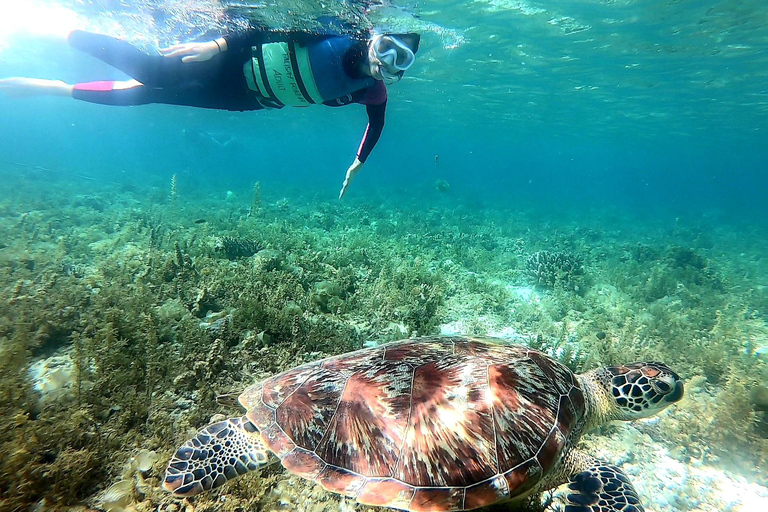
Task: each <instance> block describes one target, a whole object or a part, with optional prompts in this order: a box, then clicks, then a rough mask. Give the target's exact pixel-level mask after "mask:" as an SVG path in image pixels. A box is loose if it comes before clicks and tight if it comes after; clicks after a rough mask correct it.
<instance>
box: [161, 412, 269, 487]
mask: <svg viewBox="0 0 768 512" xmlns="http://www.w3.org/2000/svg"><path fill="white" fill-rule="evenodd" d="M268 454H269V451H268V450H267V448H266V446H264V442H263V441H262V440H261V436H260V434H259V431H258V429H257V428H256V426H255V425H254V424H253V423H251V421H250V420H249V419H248V418H247V417H246V416H243V417H241V418H229V419H227V420H224V421H220V422H218V423H212V424H211V425H208V426H207V427H205V428H203V429H201V430H200V431H199V432H198V433H197V435H196V436H195V437H193V438H192V439H190V440H189V441H187V442H186V443H184V444H183V445H182V446H181V447H180V448H179V449H178V450H177V451H176V453H175V454H174V456H173V457H172V458H171V461H170V463H169V464H168V469H166V471H165V479H164V480H163V487H164V488H165V489H166V490H167V491H170V492H172V493H173V494H174V495H176V496H194V495H195V494H199V493H201V492H203V491H210V490H211V489H216V488H217V487H221V486H222V485H224V484H225V483H226V482H227V481H229V480H232V479H233V478H235V477H238V476H240V475H243V474H245V473H247V472H248V471H254V470H256V469H258V468H259V467H260V466H262V465H263V464H265V463H266V462H267V460H268V459H269V455H268Z"/></svg>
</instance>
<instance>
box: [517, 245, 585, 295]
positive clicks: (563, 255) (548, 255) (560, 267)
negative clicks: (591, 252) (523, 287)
mask: <svg viewBox="0 0 768 512" xmlns="http://www.w3.org/2000/svg"><path fill="white" fill-rule="evenodd" d="M525 266H526V269H527V270H528V272H529V273H530V274H531V276H533V278H534V279H535V282H536V284H537V285H540V286H544V287H550V288H552V287H554V286H555V285H561V286H568V287H571V288H572V289H573V288H575V287H578V285H577V284H576V280H577V279H578V278H579V276H581V275H582V274H583V273H584V263H583V262H582V261H581V258H580V257H579V256H578V255H575V254H571V253H569V252H565V251H556V252H551V251H536V252H535V253H533V254H531V255H530V256H529V257H528V259H527V260H526V262H525Z"/></svg>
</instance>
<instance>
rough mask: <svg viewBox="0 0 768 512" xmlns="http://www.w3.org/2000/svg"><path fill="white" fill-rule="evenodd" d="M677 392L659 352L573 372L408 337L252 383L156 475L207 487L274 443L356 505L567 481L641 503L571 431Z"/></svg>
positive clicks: (610, 498)
mask: <svg viewBox="0 0 768 512" xmlns="http://www.w3.org/2000/svg"><path fill="white" fill-rule="evenodd" d="M682 396H683V382H682V380H681V379H680V377H679V376H678V375H677V374H676V373H675V372H673V371H672V370H670V369H669V368H668V367H667V366H666V365H664V364H662V363H656V362H643V363H632V364H626V365H619V366H607V367H603V368H598V369H595V370H591V371H589V372H586V373H584V374H581V375H575V374H573V373H572V372H571V371H570V370H568V368H566V367H565V366H563V365H562V364H560V363H558V362H557V361H555V360H553V359H551V358H550V357H548V356H546V355H545V354H543V353H541V352H537V351H535V350H532V349H529V348H527V347H524V346H515V345H503V344H499V343H495V342H493V341H492V340H489V339H479V338H466V337H426V338H415V339H407V340H402V341H398V342H394V343H391V344H387V345H381V346H378V347H374V348H367V349H363V350H359V351H357V352H352V353H349V354H344V355H341V356H336V357H331V358H328V359H323V360H321V361H316V362H314V363H309V364H305V365H302V366H299V367H297V368H295V369H293V370H289V371H287V372H284V373H281V374H279V375H275V376H273V377H270V378H268V379H266V380H265V381H263V382H261V383H259V384H255V385H253V386H251V387H249V388H248V389H246V390H245V391H244V392H243V393H242V394H241V395H240V398H239V400H240V403H241V404H242V406H243V407H245V409H247V411H248V412H247V413H246V414H245V416H242V417H239V418H230V419H228V420H224V421H219V422H217V423H213V424H211V425H208V426H207V427H205V428H203V429H202V430H200V431H199V432H198V433H197V435H196V436H195V437H194V438H193V439H191V440H189V441H187V442H186V443H185V444H184V445H183V446H181V447H180V448H179V449H178V451H177V452H176V454H175V455H174V456H173V458H172V459H171V461H170V463H169V465H168V469H167V470H166V474H165V481H164V482H163V486H164V487H165V489H166V490H168V491H170V492H172V493H173V494H175V495H178V496H192V495H195V494H198V493H200V492H202V491H207V490H210V489H215V488H217V487H220V486H221V485H223V484H224V483H225V482H226V481H228V480H230V479H232V478H235V477H236V476H238V475H242V474H243V473H246V472H248V471H252V470H255V469H257V468H258V467H259V466H261V465H263V464H265V463H266V462H267V461H268V458H269V453H270V452H271V453H273V454H274V455H276V456H277V457H279V459H280V461H281V462H282V464H283V466H284V467H285V468H286V469H288V471H290V472H291V473H294V474H296V475H299V476H301V477H304V478H307V479H309V480H313V481H315V482H317V483H319V484H320V485H322V486H323V487H324V488H326V489H328V490H329V491H333V492H336V493H340V494H343V495H345V496H350V497H352V498H354V499H356V500H357V501H358V502H360V503H363V504H366V505H379V506H385V507H392V508H395V509H402V510H408V511H413V512H416V511H461V510H471V509H474V508H478V507H482V506H485V505H489V504H492V503H496V502H500V501H506V500H516V499H523V498H525V497H526V496H529V495H531V494H533V493H536V492H540V491H544V490H546V489H551V488H554V487H556V486H558V485H560V484H563V483H566V482H568V481H570V485H569V489H570V493H569V494H568V496H567V500H568V506H567V507H566V511H568V512H618V511H621V512H640V511H642V510H643V507H642V505H641V503H640V499H639V498H638V496H637V493H636V492H635V489H634V488H633V487H632V484H631V483H630V481H629V479H628V478H627V476H626V475H625V474H624V473H623V472H622V470H621V469H620V468H618V467H617V466H614V465H611V464H609V463H607V462H604V461H601V460H598V459H595V458H593V457H591V456H589V455H587V454H585V453H582V452H580V451H578V450H577V449H576V448H575V445H576V443H577V441H578V439H579V437H580V436H581V435H582V433H584V432H585V431H587V430H589V429H591V428H593V427H596V426H598V425H602V424H604V423H606V422H608V421H611V420H634V419H637V418H644V417H647V416H651V415H653V414H655V413H657V412H659V411H661V410H662V409H664V408H665V407H667V406H668V405H670V404H672V403H674V402H677V401H678V400H680V399H681V398H682Z"/></svg>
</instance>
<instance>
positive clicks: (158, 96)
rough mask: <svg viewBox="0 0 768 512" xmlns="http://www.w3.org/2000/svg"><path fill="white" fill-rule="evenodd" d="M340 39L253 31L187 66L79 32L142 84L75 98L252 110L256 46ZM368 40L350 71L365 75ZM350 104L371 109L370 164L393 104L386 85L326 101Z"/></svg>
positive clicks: (82, 90)
mask: <svg viewBox="0 0 768 512" xmlns="http://www.w3.org/2000/svg"><path fill="white" fill-rule="evenodd" d="M329 37H347V36H334V35H315V34H309V33H303V32H298V33H288V32H272V31H263V30H255V29H254V30H249V31H246V32H243V33H239V34H233V35H227V36H224V38H225V39H226V41H227V50H226V51H224V52H221V53H219V54H218V55H216V56H214V57H213V58H211V59H209V60H207V61H203V62H182V61H181V58H180V57H178V58H168V57H163V56H161V55H147V54H146V53H144V52H142V51H141V50H139V49H138V48H136V47H134V46H132V45H131V44H129V43H127V42H125V41H121V40H119V39H115V38H112V37H109V36H104V35H100V34H93V33H90V32H83V31H79V30H76V31H74V32H72V33H71V34H70V36H69V44H70V45H71V46H72V47H74V48H76V49H78V50H80V51H83V52H85V53H87V54H89V55H92V56H93V57H96V58H97V59H99V60H102V61H103V62H105V63H107V64H109V65H110V66H113V67H115V68H117V69H119V70H121V71H123V72H124V73H126V74H127V75H129V76H130V77H132V78H134V79H135V80H136V81H138V82H140V84H132V85H131V84H128V85H126V83H125V82H114V81H99V82H89V83H80V84H76V85H75V87H74V89H73V91H72V96H73V97H74V98H75V99H78V100H83V101H88V102H91V103H101V104H104V105H146V104H150V103H165V104H170V105H185V106H190V107H200V108H211V109H221V110H233V111H246V110H261V109H263V108H265V106H264V105H263V104H262V103H263V98H262V102H261V103H260V100H259V98H258V97H257V95H256V94H255V93H254V92H253V91H252V90H251V89H250V88H249V87H248V83H247V82H246V78H245V74H244V72H243V65H244V64H245V63H246V62H248V61H249V60H250V59H251V56H252V52H251V48H252V47H254V46H257V45H261V44H265V43H269V42H275V41H286V40H290V41H292V42H296V43H302V44H303V43H307V42H311V40H312V39H313V38H314V39H315V40H319V39H325V38H329ZM365 48H366V42H365V41H360V45H359V46H358V45H355V46H353V47H352V48H350V49H349V50H348V52H347V53H346V54H345V55H344V57H343V62H344V72H345V73H347V74H349V75H350V76H352V77H353V78H358V76H354V75H355V74H358V75H360V77H362V76H363V75H362V72H361V71H360V69H361V68H362V66H363V64H364V62H363V59H365V58H366V52H365ZM350 103H360V104H364V105H366V111H367V113H368V127H367V128H366V131H365V135H364V137H363V140H362V142H361V144H360V148H359V150H358V153H357V157H358V159H359V160H360V161H361V162H364V161H365V160H366V159H367V158H368V155H369V154H370V153H371V151H372V150H373V147H374V146H375V144H376V142H377V141H378V139H379V137H380V136H381V132H382V130H383V128H384V114H385V111H386V105H387V94H386V86H385V85H384V83H383V82H381V81H375V84H374V85H372V86H370V87H366V88H363V89H360V90H357V91H353V92H351V93H350V94H348V95H346V96H345V97H343V98H338V99H336V100H332V101H324V102H323V104H324V105H328V106H343V105H347V104H350Z"/></svg>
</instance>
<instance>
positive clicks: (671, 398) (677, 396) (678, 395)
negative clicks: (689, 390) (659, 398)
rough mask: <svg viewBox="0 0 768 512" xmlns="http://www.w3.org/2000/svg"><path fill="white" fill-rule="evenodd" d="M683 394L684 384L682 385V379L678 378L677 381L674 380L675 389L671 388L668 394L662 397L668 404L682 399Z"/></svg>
mask: <svg viewBox="0 0 768 512" xmlns="http://www.w3.org/2000/svg"><path fill="white" fill-rule="evenodd" d="M684 394H685V386H684V385H683V381H681V380H678V381H677V382H675V389H673V390H672V392H671V393H670V394H668V395H667V396H665V397H664V401H666V402H667V403H670V404H673V403H675V402H679V401H680V400H682V398H683V395H684Z"/></svg>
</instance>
